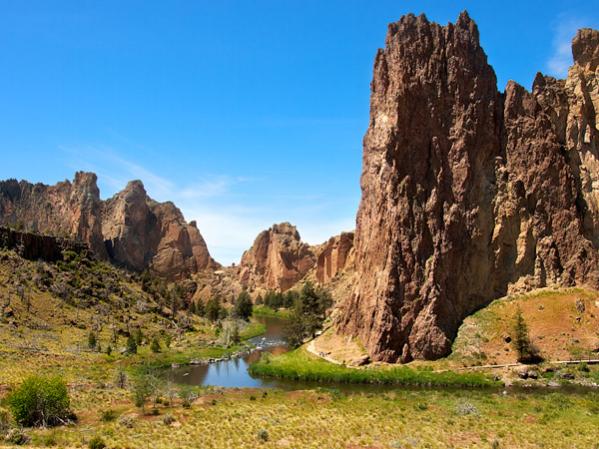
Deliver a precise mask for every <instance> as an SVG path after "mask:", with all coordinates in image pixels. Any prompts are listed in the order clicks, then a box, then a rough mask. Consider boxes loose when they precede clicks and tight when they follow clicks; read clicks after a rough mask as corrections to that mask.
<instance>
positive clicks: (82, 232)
mask: <svg viewBox="0 0 599 449" xmlns="http://www.w3.org/2000/svg"><path fill="white" fill-rule="evenodd" d="M0 224H2V225H7V226H13V227H17V228H19V229H23V230H25V231H32V232H38V233H43V234H48V235H53V236H59V237H67V238H71V239H76V240H78V241H81V242H84V243H86V244H87V245H88V246H89V248H90V249H91V250H92V251H93V252H94V254H95V255H96V257H98V258H100V259H107V260H110V261H112V262H113V263H115V264H117V265H120V266H124V267H126V268H129V269H132V270H135V271H143V270H145V269H150V270H151V271H153V272H155V273H156V274H158V275H160V276H164V277H167V278H170V279H175V278H182V277H186V276H188V275H189V274H192V273H196V272H198V271H201V270H204V269H212V268H216V267H217V266H218V264H216V262H214V260H212V258H211V257H210V254H209V252H208V248H207V246H206V243H205V241H204V239H203V238H202V236H201V234H200V232H199V230H198V229H197V226H196V224H195V222H191V223H186V222H185V219H184V218H183V215H182V213H181V211H180V210H179V209H177V207H175V205H174V204H172V203H170V202H167V203H158V202H156V201H154V200H152V199H151V198H150V197H149V196H148V195H147V193H146V191H145V189H144V187H143V184H142V183H141V182H140V181H132V182H130V183H129V184H128V185H127V187H126V188H125V189H124V190H123V191H121V192H119V193H117V194H116V195H115V196H113V197H112V198H110V199H108V200H106V201H102V200H101V199H100V192H99V189H98V187H97V177H96V175H95V174H93V173H84V172H78V173H76V174H75V179H74V181H73V182H72V183H71V182H69V181H64V182H60V183H58V184H56V185H54V186H46V185H43V184H31V183H28V182H26V181H20V182H18V181H16V180H8V181H2V182H0Z"/></svg>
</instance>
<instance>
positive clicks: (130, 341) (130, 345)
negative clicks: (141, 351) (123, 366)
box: [127, 335, 137, 354]
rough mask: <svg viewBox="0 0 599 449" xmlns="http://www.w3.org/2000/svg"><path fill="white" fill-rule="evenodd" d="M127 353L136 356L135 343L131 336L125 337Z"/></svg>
mask: <svg viewBox="0 0 599 449" xmlns="http://www.w3.org/2000/svg"><path fill="white" fill-rule="evenodd" d="M127 353H128V354H137V341H136V340H135V337H133V335H129V337H127Z"/></svg>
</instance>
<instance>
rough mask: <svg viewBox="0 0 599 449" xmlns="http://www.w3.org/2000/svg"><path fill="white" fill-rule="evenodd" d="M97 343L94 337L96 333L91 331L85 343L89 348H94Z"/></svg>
mask: <svg viewBox="0 0 599 449" xmlns="http://www.w3.org/2000/svg"><path fill="white" fill-rule="evenodd" d="M97 344H98V339H97V338H96V333H95V332H94V331H91V332H90V333H89V335H88V336H87V345H88V346H89V349H96V345H97Z"/></svg>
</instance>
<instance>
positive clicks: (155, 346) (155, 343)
mask: <svg viewBox="0 0 599 449" xmlns="http://www.w3.org/2000/svg"><path fill="white" fill-rule="evenodd" d="M150 349H151V350H152V352H154V353H157V352H160V342H159V341H158V337H154V338H152V344H151V345H150Z"/></svg>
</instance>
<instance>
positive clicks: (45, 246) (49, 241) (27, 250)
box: [0, 227, 89, 262]
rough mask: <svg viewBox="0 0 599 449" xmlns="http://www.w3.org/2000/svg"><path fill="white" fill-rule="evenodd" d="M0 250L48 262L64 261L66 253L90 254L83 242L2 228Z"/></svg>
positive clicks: (0, 228) (0, 231) (0, 229)
mask: <svg viewBox="0 0 599 449" xmlns="http://www.w3.org/2000/svg"><path fill="white" fill-rule="evenodd" d="M0 248H6V249H12V250H15V251H17V252H18V253H19V255H20V256H21V257H23V258H24V259H29V260H40V259H41V260H44V261H46V262H56V261H59V260H63V253H64V252H65V251H72V252H74V253H77V254H81V255H84V256H87V255H88V253H89V248H88V246H87V245H86V244H84V243H81V242H76V241H74V240H68V239H63V238H59V237H51V236H48V235H39V234H33V233H27V232H20V231H15V230H14V229H9V228H4V227H0Z"/></svg>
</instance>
